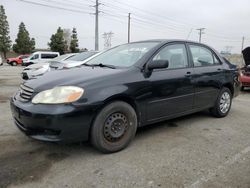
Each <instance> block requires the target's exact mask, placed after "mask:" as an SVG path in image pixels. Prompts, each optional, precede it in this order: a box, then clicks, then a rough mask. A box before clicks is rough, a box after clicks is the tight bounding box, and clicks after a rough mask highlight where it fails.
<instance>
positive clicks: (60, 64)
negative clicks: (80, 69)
mask: <svg viewBox="0 0 250 188" xmlns="http://www.w3.org/2000/svg"><path fill="white" fill-rule="evenodd" d="M98 53H99V52H97V51H89V52H81V53H78V54H77V55H75V56H73V57H70V58H68V59H67V60H66V61H57V62H56V61H54V62H51V63H50V69H51V70H59V69H63V68H65V69H69V68H73V67H77V66H80V65H82V64H83V63H84V62H85V60H87V59H88V58H91V57H95V56H96V55H98Z"/></svg>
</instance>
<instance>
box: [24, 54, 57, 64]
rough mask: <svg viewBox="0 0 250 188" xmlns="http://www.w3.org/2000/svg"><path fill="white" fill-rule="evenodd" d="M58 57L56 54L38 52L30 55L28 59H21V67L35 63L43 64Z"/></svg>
mask: <svg viewBox="0 0 250 188" xmlns="http://www.w3.org/2000/svg"><path fill="white" fill-rule="evenodd" d="M58 56H60V54H59V53H58V52H43V51H38V52H34V53H33V54H31V55H30V56H29V57H28V58H25V59H23V63H22V65H23V66H28V65H31V64H36V63H44V62H47V61H49V60H51V59H53V58H56V57H58Z"/></svg>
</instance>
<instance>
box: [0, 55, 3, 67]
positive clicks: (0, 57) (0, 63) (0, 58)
mask: <svg viewBox="0 0 250 188" xmlns="http://www.w3.org/2000/svg"><path fill="white" fill-rule="evenodd" d="M0 65H3V59H2V56H1V55H0Z"/></svg>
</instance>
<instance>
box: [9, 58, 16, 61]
mask: <svg viewBox="0 0 250 188" xmlns="http://www.w3.org/2000/svg"><path fill="white" fill-rule="evenodd" d="M16 59H17V58H15V57H10V58H7V60H9V61H12V60H16Z"/></svg>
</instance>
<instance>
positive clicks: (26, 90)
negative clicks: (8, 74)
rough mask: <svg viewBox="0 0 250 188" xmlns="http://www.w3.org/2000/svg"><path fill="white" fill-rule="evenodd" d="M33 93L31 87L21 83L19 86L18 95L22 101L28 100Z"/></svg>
mask: <svg viewBox="0 0 250 188" xmlns="http://www.w3.org/2000/svg"><path fill="white" fill-rule="evenodd" d="M33 93H34V90H33V89H32V88H30V87H28V86H25V85H23V84H22V85H21V86H20V93H19V97H20V100H21V101H23V102H27V101H29V100H30V99H31V96H32V95H33Z"/></svg>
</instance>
